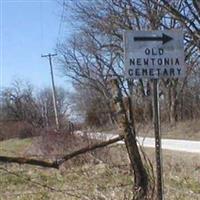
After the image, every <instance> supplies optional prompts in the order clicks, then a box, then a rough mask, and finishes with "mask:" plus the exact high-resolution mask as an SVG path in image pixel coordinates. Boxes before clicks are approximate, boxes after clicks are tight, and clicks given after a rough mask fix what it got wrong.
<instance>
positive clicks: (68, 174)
mask: <svg viewBox="0 0 200 200" xmlns="http://www.w3.org/2000/svg"><path fill="white" fill-rule="evenodd" d="M30 145H31V139H24V140H20V139H12V140H7V141H4V142H1V143H0V155H2V154H3V155H14V154H13V153H14V152H13V151H15V149H16V151H15V153H16V154H15V155H21V154H22V152H24V150H25V149H27V148H29V146H30ZM110 148H111V149H113V150H112V151H109V154H110V153H111V152H112V155H110V156H111V157H110V158H109V160H112V164H111V163H108V162H105V163H104V162H98V163H96V164H94V163H91V162H89V163H85V164H81V165H74V166H72V165H69V167H68V165H67V163H66V164H65V166H63V167H62V168H61V169H60V170H54V169H45V168H40V167H34V166H30V165H17V164H1V165H0V177H1V178H0V185H1V187H0V194H1V195H0V199H1V200H13V199H20V200H25V199H33V200H37V199H38V200H39V199H43V200H45V199H52V200H56V199H59V200H62V199H63V200H64V199H65V200H66V199H69V200H78V199H83V200H84V199H90V200H95V199H98V200H104V199H105V200H111V199H113V200H118V199H119V200H123V199H130V197H131V188H132V177H131V174H130V172H129V170H128V162H127V159H124V158H126V152H125V148H124V147H123V146H122V145H112V146H111V147H110ZM5 152H6V153H5ZM145 152H146V153H147V155H148V156H149V158H150V160H151V161H152V162H153V164H154V151H153V150H152V149H145ZM163 153H164V156H163V162H164V182H165V196H166V199H170V200H189V199H193V200H198V199H200V156H199V154H185V153H184V154H183V153H178V152H171V151H165V152H163ZM100 159H101V161H103V158H100ZM116 159H117V160H116ZM115 160H116V162H115ZM120 161H121V162H120Z"/></svg>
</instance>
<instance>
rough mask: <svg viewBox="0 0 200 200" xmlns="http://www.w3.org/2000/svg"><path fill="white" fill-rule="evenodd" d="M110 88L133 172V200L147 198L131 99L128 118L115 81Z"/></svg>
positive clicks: (145, 178) (145, 180) (144, 170)
mask: <svg viewBox="0 0 200 200" xmlns="http://www.w3.org/2000/svg"><path fill="white" fill-rule="evenodd" d="M111 84H112V85H111V88H112V93H113V98H114V102H115V105H116V112H117V114H118V115H117V121H118V124H119V128H120V129H122V132H123V136H124V141H125V145H126V148H127V152H128V155H129V159H130V163H131V168H132V169H133V172H134V184H135V187H134V191H133V193H134V197H133V200H142V199H145V198H147V194H148V175H147V172H146V169H145V167H144V164H143V162H142V158H141V156H140V152H139V148H138V145H137V141H136V133H135V129H134V122H133V121H132V120H133V113H132V109H131V105H130V103H131V98H130V97H128V98H129V99H128V100H129V116H128V115H127V112H126V109H125V106H124V103H123V95H122V92H121V89H120V87H119V83H118V81H117V80H116V79H114V80H111Z"/></svg>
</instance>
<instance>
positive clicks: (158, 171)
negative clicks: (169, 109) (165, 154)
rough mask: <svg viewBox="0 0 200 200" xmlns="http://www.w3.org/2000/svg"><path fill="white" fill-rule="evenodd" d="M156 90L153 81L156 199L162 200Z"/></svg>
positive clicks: (158, 116) (155, 80) (160, 148)
mask: <svg viewBox="0 0 200 200" xmlns="http://www.w3.org/2000/svg"><path fill="white" fill-rule="evenodd" d="M158 88H159V84H158V79H153V95H154V98H153V104H154V133H155V154H156V173H157V176H156V177H157V199H158V200H163V170H162V147H161V131H160V107H159V89H158Z"/></svg>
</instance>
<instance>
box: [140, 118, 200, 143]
mask: <svg viewBox="0 0 200 200" xmlns="http://www.w3.org/2000/svg"><path fill="white" fill-rule="evenodd" d="M137 132H138V135H139V136H146V137H154V129H153V123H151V124H137ZM161 132H162V137H163V138H168V139H188V140H200V120H198V119H196V120H188V121H185V122H177V123H176V124H175V125H170V124H168V123H161Z"/></svg>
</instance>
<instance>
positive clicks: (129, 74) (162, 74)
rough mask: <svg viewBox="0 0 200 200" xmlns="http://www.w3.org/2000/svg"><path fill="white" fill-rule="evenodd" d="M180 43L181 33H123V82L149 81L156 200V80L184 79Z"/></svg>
mask: <svg viewBox="0 0 200 200" xmlns="http://www.w3.org/2000/svg"><path fill="white" fill-rule="evenodd" d="M184 59H185V56H184V43H183V32H182V31H181V30H159V31H126V32H124V64H125V77H126V78H127V79H144V78H145V79H151V80H153V97H154V98H153V104H154V130H155V154H156V173H157V199H158V200H163V198H164V197H163V196H164V195H163V174H162V152H161V150H162V148H161V131H160V110H159V92H158V80H159V79H160V78H180V77H184V76H185V73H186V68H185V65H184Z"/></svg>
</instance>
